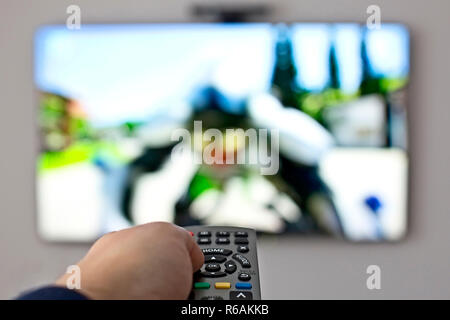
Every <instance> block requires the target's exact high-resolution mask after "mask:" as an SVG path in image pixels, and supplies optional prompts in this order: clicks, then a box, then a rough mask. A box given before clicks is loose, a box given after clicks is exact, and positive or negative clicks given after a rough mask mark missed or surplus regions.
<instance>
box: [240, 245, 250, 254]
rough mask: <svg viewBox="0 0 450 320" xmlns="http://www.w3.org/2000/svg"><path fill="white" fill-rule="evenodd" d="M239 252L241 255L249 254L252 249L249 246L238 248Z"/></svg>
mask: <svg viewBox="0 0 450 320" xmlns="http://www.w3.org/2000/svg"><path fill="white" fill-rule="evenodd" d="M237 251H238V252H240V253H247V252H249V251H250V249H249V248H248V247H247V246H238V248H237Z"/></svg>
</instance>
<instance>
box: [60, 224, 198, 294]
mask: <svg viewBox="0 0 450 320" xmlns="http://www.w3.org/2000/svg"><path fill="white" fill-rule="evenodd" d="M203 261H204V257H203V253H202V251H201V249H200V248H199V247H198V245H197V244H196V243H195V241H194V240H193V239H192V236H191V235H190V234H189V232H188V231H187V230H185V229H183V228H180V227H177V226H175V225H173V224H170V223H166V222H153V223H148V224H144V225H140V226H137V227H133V228H129V229H125V230H122V231H117V232H112V233H108V234H106V235H105V236H103V237H101V238H100V239H99V240H98V241H97V242H95V243H94V245H93V246H92V247H91V249H90V250H89V252H88V253H87V254H86V256H85V257H84V258H83V259H81V261H80V262H79V263H78V266H79V267H80V270H81V289H80V292H81V293H84V294H85V295H86V296H87V297H88V298H91V299H175V300H179V299H186V298H187V297H188V295H189V292H190V291H191V288H192V276H193V273H194V272H195V271H197V270H198V269H200V267H201V266H202V264H203ZM68 277H70V275H68V274H66V275H64V276H62V277H61V278H60V279H59V280H58V281H57V282H56V284H57V285H61V286H66V281H67V279H68Z"/></svg>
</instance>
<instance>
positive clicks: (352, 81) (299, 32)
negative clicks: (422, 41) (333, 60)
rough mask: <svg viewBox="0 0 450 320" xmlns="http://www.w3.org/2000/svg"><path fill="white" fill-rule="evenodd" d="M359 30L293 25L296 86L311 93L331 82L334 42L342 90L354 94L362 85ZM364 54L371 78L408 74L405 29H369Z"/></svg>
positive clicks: (345, 26)
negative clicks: (332, 45)
mask: <svg viewBox="0 0 450 320" xmlns="http://www.w3.org/2000/svg"><path fill="white" fill-rule="evenodd" d="M362 33H363V32H362V28H361V27H360V25H358V24H336V25H333V24H294V25H293V26H292V39H293V51H294V60H295V62H296V65H297V68H298V74H297V82H298V84H299V85H300V86H301V87H303V88H306V89H308V90H312V91H320V90H322V89H324V88H325V87H326V86H327V84H328V82H329V79H330V75H329V49H330V45H331V44H332V43H335V46H336V54H337V59H338V61H339V79H340V81H341V89H342V90H344V91H346V92H354V91H356V90H357V89H358V87H359V84H360V82H361V74H362V70H361V39H362ZM366 41H367V42H366V43H367V51H368V55H369V59H370V62H371V66H370V67H371V69H372V72H373V74H374V75H379V76H385V77H401V76H406V75H408V72H409V38H408V31H407V29H406V28H405V27H403V26H401V25H397V24H382V27H381V29H378V30H377V29H373V30H368V32H367V38H366Z"/></svg>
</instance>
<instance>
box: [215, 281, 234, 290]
mask: <svg viewBox="0 0 450 320" xmlns="http://www.w3.org/2000/svg"><path fill="white" fill-rule="evenodd" d="M214 287H215V288H216V289H230V288H231V283H229V282H216V283H215V284H214Z"/></svg>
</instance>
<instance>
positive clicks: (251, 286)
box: [186, 226, 261, 300]
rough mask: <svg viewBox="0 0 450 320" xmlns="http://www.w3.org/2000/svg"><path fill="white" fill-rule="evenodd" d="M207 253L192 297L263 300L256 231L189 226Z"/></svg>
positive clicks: (196, 279)
mask: <svg viewBox="0 0 450 320" xmlns="http://www.w3.org/2000/svg"><path fill="white" fill-rule="evenodd" d="M186 229H187V230H188V231H190V232H191V235H192V236H193V237H194V238H195V241H196V242H197V243H198V245H199V246H200V248H201V249H202V251H203V254H204V256H205V263H204V265H203V266H202V268H201V269H200V270H199V271H198V272H196V273H195V274H194V284H193V289H192V292H191V295H190V297H189V299H193V300H260V299H261V292H260V285H259V271H258V256H257V253H256V232H255V230H253V229H248V228H239V227H218V226H191V227H186Z"/></svg>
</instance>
